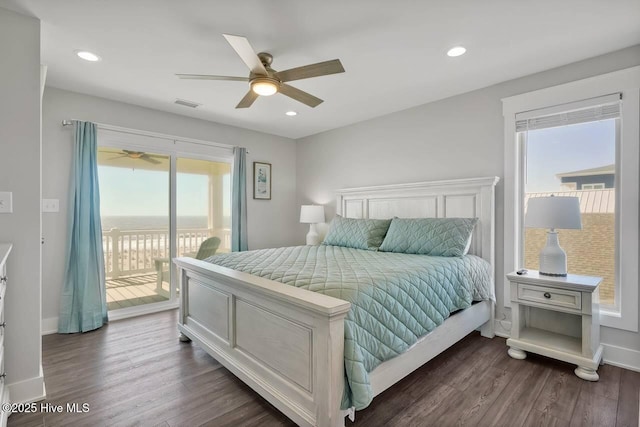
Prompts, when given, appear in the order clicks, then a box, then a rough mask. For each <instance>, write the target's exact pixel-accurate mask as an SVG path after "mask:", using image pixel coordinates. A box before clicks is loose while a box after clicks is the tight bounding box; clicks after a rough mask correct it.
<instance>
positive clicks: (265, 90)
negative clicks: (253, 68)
mask: <svg viewBox="0 0 640 427" xmlns="http://www.w3.org/2000/svg"><path fill="white" fill-rule="evenodd" d="M251 90H252V91H254V92H255V93H257V94H258V95H260V96H271V95H273V94H274V93H276V92H277V91H278V86H277V85H276V84H275V83H274V82H271V81H268V80H257V81H254V82H252V83H251Z"/></svg>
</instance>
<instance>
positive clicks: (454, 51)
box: [447, 46, 467, 56]
mask: <svg viewBox="0 0 640 427" xmlns="http://www.w3.org/2000/svg"><path fill="white" fill-rule="evenodd" d="M466 51H467V49H465V48H463V47H462V46H456V47H452V48H451V49H449V51H448V52H447V55H449V56H460V55H464V53H465V52H466Z"/></svg>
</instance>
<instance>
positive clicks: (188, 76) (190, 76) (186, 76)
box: [176, 74, 249, 82]
mask: <svg viewBox="0 0 640 427" xmlns="http://www.w3.org/2000/svg"><path fill="white" fill-rule="evenodd" d="M176 76H178V78H179V79H185V80H231V81H235V82H248V81H249V78H248V77H234V76H212V75H209V74H176Z"/></svg>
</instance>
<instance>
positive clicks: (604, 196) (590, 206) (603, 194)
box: [524, 188, 616, 214]
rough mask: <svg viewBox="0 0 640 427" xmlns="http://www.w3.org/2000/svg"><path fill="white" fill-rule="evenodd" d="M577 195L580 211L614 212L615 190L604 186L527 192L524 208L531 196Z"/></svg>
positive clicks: (586, 212)
mask: <svg viewBox="0 0 640 427" xmlns="http://www.w3.org/2000/svg"><path fill="white" fill-rule="evenodd" d="M552 194H553V195H554V196H558V197H577V198H579V199H580V213H583V214H589V213H611V214H612V213H615V208H616V191H615V188H604V189H600V190H576V191H554V192H552V193H527V194H525V198H524V205H525V209H526V207H527V202H528V201H529V199H530V198H531V197H549V196H551V195H552Z"/></svg>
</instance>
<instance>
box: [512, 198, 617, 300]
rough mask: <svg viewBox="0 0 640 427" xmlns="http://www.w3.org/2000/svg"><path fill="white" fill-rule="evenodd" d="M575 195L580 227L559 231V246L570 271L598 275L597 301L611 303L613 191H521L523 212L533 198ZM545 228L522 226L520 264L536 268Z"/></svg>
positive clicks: (613, 236) (612, 287)
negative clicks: (522, 249)
mask: <svg viewBox="0 0 640 427" xmlns="http://www.w3.org/2000/svg"><path fill="white" fill-rule="evenodd" d="M552 194H553V195H554V196H559V197H578V199H579V200H580V213H581V214H582V229H581V230H560V246H562V248H563V249H564V250H565V251H566V252H567V267H568V269H569V271H570V272H571V273H574V274H587V275H591V276H599V277H602V278H603V280H602V283H601V284H600V303H601V304H603V305H613V304H614V302H615V301H614V295H615V250H616V249H615V227H616V220H615V207H616V190H615V189H613V188H610V189H602V190H576V191H560V192H558V191H554V192H553V193H527V194H525V206H524V207H525V212H526V208H527V204H528V202H529V199H531V198H533V197H548V196H551V195H552ZM546 234H547V232H546V230H544V229H540V228H527V229H525V237H524V242H525V247H524V266H525V267H526V268H529V269H534V270H537V269H538V266H539V263H538V256H539V254H540V250H541V249H542V247H543V246H544V245H545V242H546V240H547V238H546Z"/></svg>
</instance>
